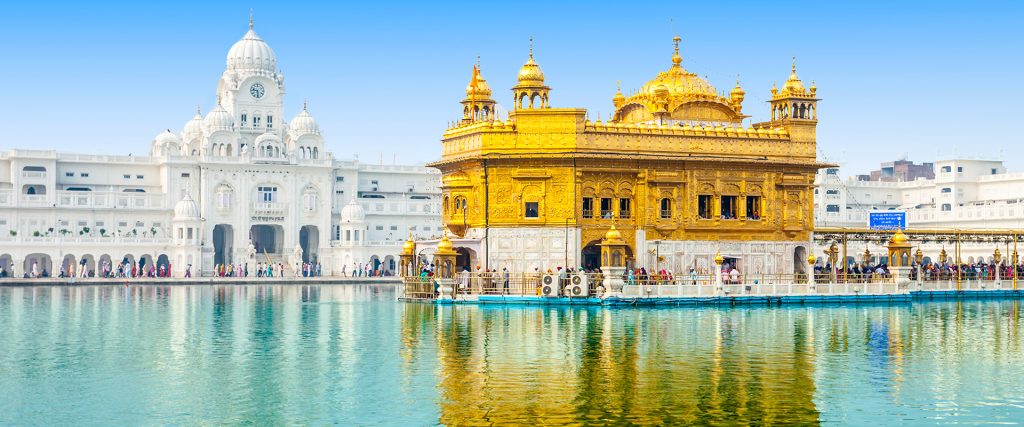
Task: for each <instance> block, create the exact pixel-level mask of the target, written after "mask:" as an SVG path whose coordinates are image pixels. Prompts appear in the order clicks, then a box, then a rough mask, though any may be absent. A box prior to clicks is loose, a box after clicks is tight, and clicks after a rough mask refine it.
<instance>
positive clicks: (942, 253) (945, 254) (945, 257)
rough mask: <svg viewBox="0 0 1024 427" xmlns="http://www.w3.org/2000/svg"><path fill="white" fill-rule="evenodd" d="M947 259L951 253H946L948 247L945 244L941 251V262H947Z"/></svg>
mask: <svg viewBox="0 0 1024 427" xmlns="http://www.w3.org/2000/svg"><path fill="white" fill-rule="evenodd" d="M947 259H949V254H947V253H946V247H945V246H943V247H942V250H941V251H939V264H945V263H946V260H947Z"/></svg>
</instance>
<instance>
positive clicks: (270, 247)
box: [249, 224, 284, 254]
mask: <svg viewBox="0 0 1024 427" xmlns="http://www.w3.org/2000/svg"><path fill="white" fill-rule="evenodd" d="M249 239H250V240H252V244H253V246H254V247H255V248H256V253H260V254H262V253H264V252H266V253H269V254H280V253H282V248H283V245H284V228H282V227H281V226H280V225H267V224H257V225H253V226H252V227H251V228H249Z"/></svg>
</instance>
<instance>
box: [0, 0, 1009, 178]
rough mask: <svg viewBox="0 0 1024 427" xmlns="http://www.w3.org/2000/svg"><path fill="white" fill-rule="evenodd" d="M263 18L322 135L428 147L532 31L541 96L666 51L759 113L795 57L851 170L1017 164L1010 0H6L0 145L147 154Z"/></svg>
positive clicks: (583, 94)
mask: <svg viewBox="0 0 1024 427" xmlns="http://www.w3.org/2000/svg"><path fill="white" fill-rule="evenodd" d="M250 8H252V9H253V10H254V11H255V16H256V31H257V32H258V33H259V34H260V36H262V37H263V39H264V40H266V41H267V42H268V43H269V44H270V46H271V47H272V48H273V49H274V50H275V52H276V53H277V56H278V66H279V67H280V68H281V69H282V70H283V72H284V74H285V76H286V85H287V92H288V93H287V100H286V106H285V107H286V115H287V116H288V117H289V118H290V117H291V116H293V115H294V114H295V113H297V112H298V111H299V110H300V109H301V106H302V101H303V99H308V100H309V108H310V112H311V113H312V114H313V115H314V116H315V117H316V118H317V120H318V121H319V122H320V125H321V128H322V129H323V131H324V133H325V137H326V139H327V146H328V149H329V150H331V151H333V152H334V153H335V155H336V156H337V157H342V158H347V157H351V156H353V155H359V157H360V159H362V160H363V161H373V162H376V161H379V159H380V158H381V157H383V159H384V162H385V163H390V162H391V161H393V160H394V159H395V158H396V157H397V159H398V161H399V162H400V163H418V162H427V161H430V160H433V159H436V158H437V157H439V155H440V143H439V138H440V135H441V132H442V131H443V130H444V128H445V126H446V124H447V123H448V122H449V121H451V120H455V119H457V118H458V117H459V113H460V109H459V105H458V101H459V100H460V99H461V98H462V96H463V94H464V93H463V90H464V88H465V86H466V83H467V82H468V80H469V77H470V72H471V67H472V64H473V62H474V61H475V59H476V57H477V55H480V57H481V62H482V70H483V75H484V77H486V78H487V80H488V82H489V83H490V84H491V87H492V88H493V89H494V91H495V98H496V99H497V100H498V101H499V103H501V104H503V105H508V104H509V103H510V99H511V92H510V91H509V90H508V88H510V87H511V86H512V85H513V84H514V81H515V75H516V72H517V70H518V69H519V66H520V65H521V64H522V63H523V61H524V60H525V59H526V55H527V49H528V39H529V37H530V35H531V34H532V35H533V36H534V38H535V53H536V55H535V56H536V59H537V61H538V62H539V63H540V65H541V67H542V68H543V70H544V72H545V74H546V77H547V83H548V84H549V85H550V86H551V87H552V88H553V91H552V95H551V96H552V106H554V107H582V108H587V109H589V110H590V111H591V117H592V118H594V117H596V115H597V113H598V112H600V113H601V116H602V117H607V116H608V114H609V113H610V112H611V111H612V107H611V97H612V95H613V94H614V93H615V82H616V81H618V80H621V81H622V86H623V89H624V90H626V91H628V90H630V89H633V88H637V87H640V86H641V85H642V84H643V83H644V82H646V81H647V80H649V79H651V78H653V77H654V76H655V75H656V74H657V72H659V71H661V70H664V69H666V68H667V67H668V66H669V65H670V55H671V52H672V44H671V38H672V36H673V35H674V34H677V33H678V34H679V35H680V36H681V37H682V38H683V43H682V45H681V52H682V55H683V65H684V66H685V67H686V68H687V69H689V70H690V71H693V72H696V73H698V74H701V75H707V76H708V79H709V80H710V81H711V83H712V84H713V85H715V87H716V88H718V89H719V90H729V89H730V88H731V87H732V85H733V83H734V82H735V79H736V75H737V74H739V75H740V78H741V80H742V83H743V87H744V89H745V90H746V91H747V99H746V102H745V103H744V112H745V113H747V114H752V115H753V116H754V117H753V120H754V121H761V120H764V119H765V118H766V115H767V114H768V107H767V105H766V104H765V103H764V101H765V100H767V98H768V95H769V89H770V88H771V85H772V83H773V82H778V83H780V84H781V83H782V82H783V81H784V80H785V79H786V77H787V75H788V73H789V66H790V58H791V57H792V56H794V55H795V56H797V63H798V72H799V74H800V77H801V78H802V79H803V80H804V81H805V82H807V83H810V81H812V80H814V81H816V82H817V86H818V94H819V96H820V97H821V98H822V99H823V100H822V101H821V104H820V113H819V119H820V122H819V125H818V147H819V152H820V153H821V154H820V155H821V157H822V159H823V160H828V161H842V162H844V163H845V165H846V166H847V170H846V173H854V172H864V171H867V170H869V169H871V168H874V167H876V166H877V164H878V163H879V162H882V161H887V160H892V159H894V158H897V157H902V156H903V155H909V158H910V159H911V160H915V161H930V160H934V159H936V158H940V157H949V156H951V155H953V153H954V152H957V153H959V154H961V155H982V156H999V155H1000V152H1001V153H1002V154H1001V155H1002V157H1003V158H1005V159H1007V166H1008V167H1009V168H1010V169H1011V170H1015V171H1021V170H1024V161H1021V160H1020V159H1021V158H1022V157H1024V144H1021V142H1022V136H1021V135H1024V131H1022V129H1021V128H1022V127H1021V126H1020V124H1019V122H1018V121H1017V120H1015V119H1016V118H1017V117H1018V116H1019V109H1020V102H1019V100H1020V98H1021V95H1022V94H1024V83H1022V79H1021V70H1022V69H1024V55H1022V52H1024V49H1022V48H1021V42H1022V39H1024V37H1022V31H1021V29H1020V26H1021V25H1022V24H1021V23H1022V22H1024V19H1022V18H1024V13H1022V11H1024V6H1022V5H1021V3H1019V2H1016V3H1014V2H985V1H973V2H942V1H931V2H868V1H858V2H822V1H818V2H800V1H790V2H753V1H751V2H742V1H731V2H710V1H709V2H694V1H673V2H597V1H595V2H559V3H556V2H529V1H516V2H474V3H436V4H434V3H419V2H416V3H402V2H366V4H363V2H360V4H341V3H333V2H332V3H328V2H308V3H307V2H280V1H276V2H270V1H249V2H243V1H217V2H202V1H195V2H192V1H175V2H133V3H117V2H108V3H99V2H97V3H93V2H68V3H61V2H45V1H38V2H16V3H10V4H7V5H5V7H4V9H3V11H2V12H0V40H4V43H3V51H4V54H5V55H6V60H5V61H4V65H3V66H2V67H0V79H2V82H3V87H4V92H3V97H2V99H3V100H4V101H5V102H0V109H2V111H0V126H2V128H3V132H2V134H0V135H2V137H0V149H8V148H15V147H18V148H55V149H59V150H68V151H76V152H100V153H113V154H124V153H134V154H144V153H146V152H148V150H149V141H151V140H152V138H153V136H154V135H156V134H157V133H158V132H159V131H161V130H163V129H165V128H171V129H172V130H175V131H177V130H180V129H181V127H182V126H183V125H184V124H185V122H186V121H187V120H188V119H189V118H190V117H191V116H192V114H193V112H194V110H195V105H196V104H200V105H201V106H202V109H203V111H204V112H206V111H208V110H209V109H210V108H211V107H212V106H213V105H214V104H215V102H216V94H215V90H216V84H217V79H218V78H219V76H220V73H221V72H222V71H223V69H224V66H225V64H224V60H225V56H226V54H227V51H228V49H229V48H230V47H231V45H232V44H233V43H234V42H235V41H236V40H238V39H239V38H241V36H242V35H243V34H244V33H245V31H246V27H247V22H248V13H249V9H250Z"/></svg>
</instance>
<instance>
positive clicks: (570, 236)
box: [432, 37, 823, 273]
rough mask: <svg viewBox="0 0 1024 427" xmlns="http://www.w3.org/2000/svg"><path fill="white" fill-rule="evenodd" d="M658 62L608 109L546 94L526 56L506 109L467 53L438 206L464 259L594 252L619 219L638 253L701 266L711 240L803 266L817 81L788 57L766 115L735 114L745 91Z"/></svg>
mask: <svg viewBox="0 0 1024 427" xmlns="http://www.w3.org/2000/svg"><path fill="white" fill-rule="evenodd" d="M674 41H675V51H674V53H673V54H672V57H671V65H670V66H669V68H668V70H666V71H664V72H661V73H659V74H658V75H657V76H656V77H655V78H654V79H652V80H651V81H649V82H647V83H646V84H644V85H643V86H642V87H641V89H640V90H638V91H637V92H636V93H633V94H630V95H629V96H626V95H624V94H623V93H622V92H621V90H620V91H618V92H617V93H615V95H614V96H613V98H612V103H613V105H614V106H615V115H614V117H612V118H610V119H609V120H608V121H601V120H600V119H598V120H597V121H591V120H590V119H589V118H588V116H587V111H586V110H585V109H579V108H554V107H552V106H551V104H550V97H549V93H550V91H551V88H550V87H548V86H547V85H546V83H545V81H544V74H543V72H542V71H541V69H540V66H539V65H538V64H537V62H536V61H535V59H534V57H533V51H532V46H531V51H530V56H529V59H528V60H527V62H526V64H524V65H523V67H522V69H521V70H520V71H519V75H518V84H517V85H516V86H515V87H513V88H512V93H513V103H512V105H513V107H514V108H513V109H512V111H510V112H509V114H508V118H507V120H501V119H500V118H498V117H496V116H495V114H494V106H495V101H494V99H493V98H492V91H491V88H490V87H489V85H488V84H487V82H486V80H485V79H484V78H483V77H482V75H481V74H480V71H479V69H478V68H477V67H474V69H473V76H472V78H471V81H470V84H469V86H468V87H467V88H466V98H465V99H464V100H463V101H462V105H463V118H462V120H461V121H459V122H458V123H457V124H456V125H454V126H453V127H451V128H449V129H447V130H446V131H445V133H444V136H443V138H442V143H441V144H442V157H441V159H440V160H439V161H437V162H435V163H433V164H432V166H434V167H437V168H439V169H440V170H441V171H442V173H443V182H442V186H443V187H442V192H443V196H442V197H443V202H442V203H443V221H444V223H445V224H446V226H447V227H448V229H449V230H451V231H452V233H453V234H455V235H456V236H457V237H458V238H459V239H456V243H457V244H458V245H461V247H463V248H464V253H465V254H466V255H467V256H468V258H470V260H464V261H463V264H464V265H465V264H466V263H472V264H476V265H486V266H487V267H490V268H497V269H500V268H502V267H510V269H517V270H532V269H533V268H541V269H548V268H554V267H556V266H560V265H570V266H584V267H591V266H596V265H597V262H598V261H597V258H596V257H597V254H598V249H597V246H596V244H597V243H598V242H599V241H600V238H601V237H602V236H603V235H604V233H605V232H606V231H607V230H608V229H609V228H610V227H611V226H612V225H613V224H614V225H615V226H616V227H617V228H618V229H619V230H622V234H623V237H624V238H625V239H626V241H627V243H628V244H629V246H630V252H631V253H632V256H633V258H634V259H635V262H636V263H637V265H641V266H646V267H647V268H648V269H650V268H652V267H654V266H655V265H660V267H662V268H670V269H674V270H676V271H682V270H684V269H686V268H688V267H697V268H698V269H702V268H709V266H710V263H709V256H710V255H712V254H714V253H715V252H716V251H722V253H723V254H724V255H726V256H727V257H729V258H732V259H733V261H732V262H734V263H736V264H738V265H739V266H740V268H741V269H742V268H744V267H747V268H748V269H750V270H752V271H751V272H760V273H783V272H792V271H793V270H794V269H798V270H799V269H802V265H803V264H802V263H801V262H800V260H802V259H803V258H804V257H805V255H803V254H804V252H802V251H806V247H807V243H808V241H809V240H810V231H811V229H812V226H813V218H814V215H813V210H812V209H813V194H812V191H813V190H812V188H813V183H814V177H815V173H816V171H817V170H818V168H820V167H822V166H823V165H822V164H820V163H818V162H817V159H816V136H815V128H816V126H817V101H818V99H817V98H816V92H817V88H816V87H815V86H814V85H811V86H810V88H805V86H804V84H803V82H802V81H801V80H800V78H799V77H798V76H797V73H796V65H795V62H794V65H793V69H792V72H791V74H790V76H789V78H788V79H787V80H786V82H785V85H784V86H783V88H782V89H781V90H780V89H778V88H776V87H773V88H772V89H771V97H770V101H769V108H770V111H771V120H769V121H767V122H763V123H754V124H752V125H750V126H744V124H743V122H744V119H746V118H748V117H749V116H747V115H744V114H743V101H744V97H745V91H744V90H743V89H742V88H741V87H740V85H739V82H737V84H736V87H734V88H733V89H732V90H731V91H730V92H729V93H719V92H717V91H716V90H715V88H714V87H712V86H711V84H710V83H708V82H707V81H706V80H705V79H703V78H701V77H699V76H698V75H696V74H694V73H692V72H690V71H688V70H686V69H685V68H684V67H683V65H682V56H681V55H680V53H679V38H678V37H677V38H676V39H675V40H674Z"/></svg>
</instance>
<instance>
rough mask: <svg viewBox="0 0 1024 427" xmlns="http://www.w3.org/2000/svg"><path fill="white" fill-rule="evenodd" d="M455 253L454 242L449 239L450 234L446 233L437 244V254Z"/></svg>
mask: <svg viewBox="0 0 1024 427" xmlns="http://www.w3.org/2000/svg"><path fill="white" fill-rule="evenodd" d="M454 251H455V250H454V245H453V244H452V241H451V240H450V239H448V232H447V231H445V232H444V234H443V235H442V236H441V241H440V242H437V252H439V253H449V252H454Z"/></svg>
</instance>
